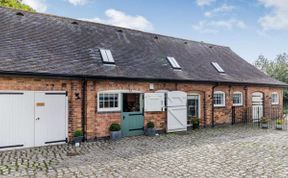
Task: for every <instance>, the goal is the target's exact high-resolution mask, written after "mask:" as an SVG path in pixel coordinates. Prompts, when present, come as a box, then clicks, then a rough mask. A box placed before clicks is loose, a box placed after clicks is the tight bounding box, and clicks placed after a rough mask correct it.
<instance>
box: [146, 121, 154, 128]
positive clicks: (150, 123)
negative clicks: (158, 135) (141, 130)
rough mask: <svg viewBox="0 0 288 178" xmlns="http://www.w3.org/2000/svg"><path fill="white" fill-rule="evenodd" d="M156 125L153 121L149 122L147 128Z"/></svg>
mask: <svg viewBox="0 0 288 178" xmlns="http://www.w3.org/2000/svg"><path fill="white" fill-rule="evenodd" d="M154 127H155V125H154V123H153V122H152V121H150V122H148V123H147V128H154Z"/></svg>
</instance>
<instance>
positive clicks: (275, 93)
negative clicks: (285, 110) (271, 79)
mask: <svg viewBox="0 0 288 178" xmlns="http://www.w3.org/2000/svg"><path fill="white" fill-rule="evenodd" d="M273 95H276V97H277V98H276V99H277V101H276V102H273ZM271 104H272V105H277V104H279V94H278V93H277V92H272V94H271Z"/></svg>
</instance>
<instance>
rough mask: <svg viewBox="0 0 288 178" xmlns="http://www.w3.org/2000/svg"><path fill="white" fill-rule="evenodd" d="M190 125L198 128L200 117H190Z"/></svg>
mask: <svg viewBox="0 0 288 178" xmlns="http://www.w3.org/2000/svg"><path fill="white" fill-rule="evenodd" d="M192 125H193V129H198V128H199V125H200V119H198V118H194V119H192Z"/></svg>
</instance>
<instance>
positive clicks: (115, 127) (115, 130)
mask: <svg viewBox="0 0 288 178" xmlns="http://www.w3.org/2000/svg"><path fill="white" fill-rule="evenodd" d="M109 131H110V138H111V139H112V140H116V139H119V138H121V137H122V133H121V126H120V124H117V123H113V124H111V126H110V127H109Z"/></svg>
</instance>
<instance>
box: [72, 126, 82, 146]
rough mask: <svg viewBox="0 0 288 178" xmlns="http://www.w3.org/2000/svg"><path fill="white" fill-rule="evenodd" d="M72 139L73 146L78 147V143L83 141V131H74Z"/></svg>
mask: <svg viewBox="0 0 288 178" xmlns="http://www.w3.org/2000/svg"><path fill="white" fill-rule="evenodd" d="M73 136H74V138H73V142H74V144H75V145H78V146H79V145H80V143H81V142H82V141H83V139H84V134H83V131H82V130H76V131H75V132H74V135H73Z"/></svg>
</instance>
